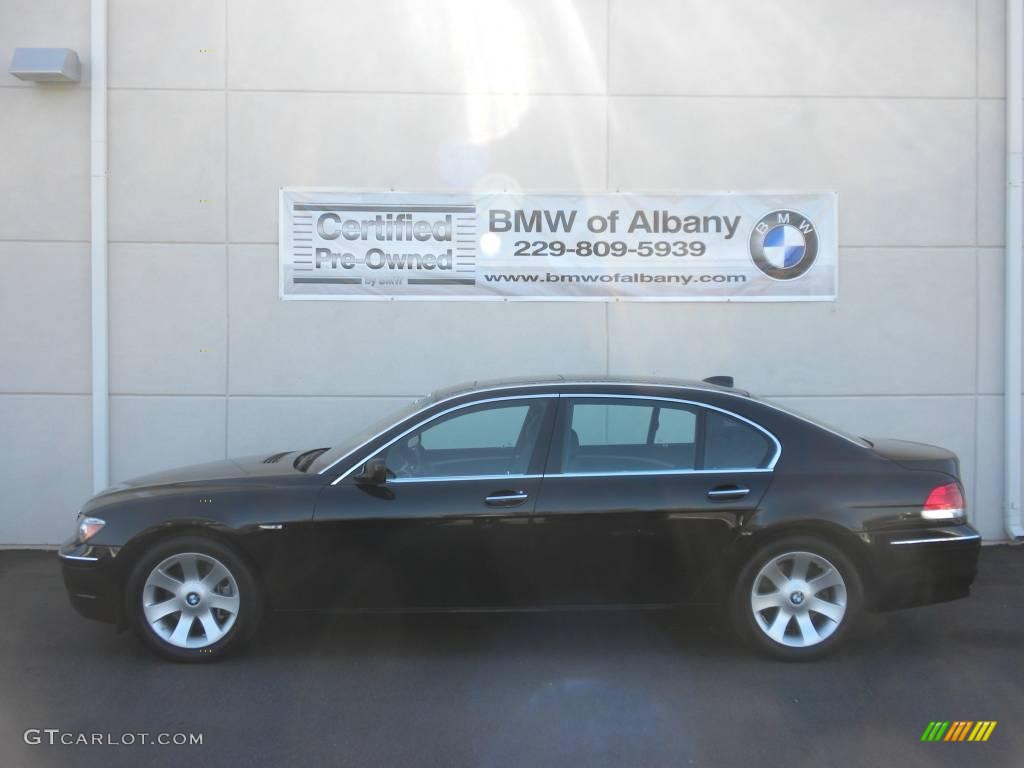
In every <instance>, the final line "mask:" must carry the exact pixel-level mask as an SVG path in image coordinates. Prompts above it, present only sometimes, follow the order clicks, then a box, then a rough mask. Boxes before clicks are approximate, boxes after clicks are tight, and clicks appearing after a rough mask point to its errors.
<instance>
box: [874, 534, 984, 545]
mask: <svg viewBox="0 0 1024 768" xmlns="http://www.w3.org/2000/svg"><path fill="white" fill-rule="evenodd" d="M980 538H981V535H980V534H977V533H965V534H963V535H962V536H946V537H944V538H940V539H936V538H931V539H901V540H900V541H890V542H889V543H890V544H892V545H893V546H895V545H897V544H944V543H949V542H951V541H977V540H978V539H980Z"/></svg>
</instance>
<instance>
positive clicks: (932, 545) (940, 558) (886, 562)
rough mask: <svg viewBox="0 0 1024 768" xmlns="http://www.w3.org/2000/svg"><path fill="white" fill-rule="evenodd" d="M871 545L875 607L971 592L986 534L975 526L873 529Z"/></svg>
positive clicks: (925, 601) (887, 607) (903, 605)
mask: <svg viewBox="0 0 1024 768" xmlns="http://www.w3.org/2000/svg"><path fill="white" fill-rule="evenodd" d="M870 544H871V557H872V560H873V562H872V580H873V582H874V589H873V590H872V591H873V599H872V600H871V601H870V603H869V605H870V607H871V608H873V609H875V610H880V611H886V610H893V609H896V608H909V607H911V606H916V605H928V604H930V603H942V602H946V601H948V600H957V599H959V598H962V597H967V595H968V594H970V591H971V584H972V583H973V582H974V577H975V576H976V575H977V573H978V554H979V552H980V551H981V536H980V535H979V534H978V532H977V531H976V530H974V528H972V527H971V526H970V525H966V524H964V525H951V526H946V527H943V528H924V529H922V528H917V529H904V530H900V531H885V532H878V533H872V534H871V535H870Z"/></svg>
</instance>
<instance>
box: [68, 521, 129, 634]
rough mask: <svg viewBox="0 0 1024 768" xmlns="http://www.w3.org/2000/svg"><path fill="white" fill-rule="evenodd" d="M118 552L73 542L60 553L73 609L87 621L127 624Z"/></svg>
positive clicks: (114, 548) (113, 549) (112, 549)
mask: <svg viewBox="0 0 1024 768" xmlns="http://www.w3.org/2000/svg"><path fill="white" fill-rule="evenodd" d="M117 551H118V550H117V548H116V547H104V546H95V545H90V544H82V543H80V542H79V541H78V540H77V539H71V540H69V541H67V542H65V543H64V544H63V545H62V546H61V548H60V550H58V552H57V555H58V557H59V558H60V564H61V573H62V575H63V577H64V586H65V588H66V589H67V590H68V597H69V598H70V600H71V605H72V606H73V607H74V609H75V610H76V611H78V613H80V614H81V615H82V616H84V617H85V618H87V619H94V620H95V621H104V622H107V623H110V624H117V625H121V624H123V621H122V610H121V602H122V601H121V588H120V578H119V569H118V564H117V562H116V557H117Z"/></svg>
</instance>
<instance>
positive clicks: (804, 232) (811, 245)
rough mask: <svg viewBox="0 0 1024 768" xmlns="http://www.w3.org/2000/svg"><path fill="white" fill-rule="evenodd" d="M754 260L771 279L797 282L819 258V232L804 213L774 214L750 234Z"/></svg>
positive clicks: (782, 212) (765, 216) (751, 254)
mask: <svg viewBox="0 0 1024 768" xmlns="http://www.w3.org/2000/svg"><path fill="white" fill-rule="evenodd" d="M750 257H751V258H752V259H753V260H754V264H756V265H757V268H758V269H760V270H761V271H762V272H764V273H765V274H766V275H768V277H770V278H773V279H775V280H793V279H795V278H797V277H800V276H801V275H803V274H804V273H805V272H806V271H807V270H808V269H810V268H811V265H812V264H814V260H815V259H816V258H817V257H818V232H817V230H816V229H815V228H814V225H813V224H812V223H811V221H810V219H808V218H807V217H806V216H804V215H803V214H802V213H797V212H796V211H788V210H781V211H772V212H771V213H769V214H766V215H764V216H762V217H761V219H760V220H759V221H758V222H757V224H755V225H754V229H753V230H752V231H751V232H750Z"/></svg>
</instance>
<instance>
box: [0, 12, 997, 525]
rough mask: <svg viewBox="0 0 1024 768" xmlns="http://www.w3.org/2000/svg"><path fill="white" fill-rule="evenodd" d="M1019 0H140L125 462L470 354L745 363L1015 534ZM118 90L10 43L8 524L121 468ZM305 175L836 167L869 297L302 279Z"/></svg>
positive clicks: (397, 381)
mask: <svg viewBox="0 0 1024 768" xmlns="http://www.w3.org/2000/svg"><path fill="white" fill-rule="evenodd" d="M1002 9H1003V2H1002V0H976V1H975V0H900V2H897V3H893V2H889V1H888V0H833V1H832V2H829V3H806V2H801V1H800V0H764V1H763V2H760V3H751V2H749V1H747V0H577V1H576V2H549V1H548V0H489V2H478V1H476V0H463V1H461V2H460V1H457V0H443V1H439V2H424V1H422V0H405V1H402V0H350V1H348V2H337V1H336V0H304V2H302V3H282V2H280V1H279V0H179V2H175V3H166V2H162V1H159V2H158V0H110V81H111V86H112V87H111V93H110V200H111V211H110V235H111V239H112V244H111V249H110V292H111V294H110V295H111V311H110V319H111V332H110V351H111V388H112V393H113V397H112V407H111V420H112V424H111V440H112V451H111V454H112V455H111V462H112V463H111V467H112V475H113V477H112V480H114V481H116V480H120V479H124V478H126V477H130V476H132V475H137V474H140V473H143V472H148V471H151V470H156V469H160V468H161V467H167V466H172V465H175V464H182V463H188V462H194V461H204V460H208V459H215V458H219V457H222V456H224V455H226V454H244V453H254V452H260V451H267V452H270V451H272V450H284V449H286V448H292V447H302V446H313V445H323V444H328V443H330V442H331V441H332V439H334V437H335V436H337V435H342V434H344V433H346V432H348V431H350V430H353V429H356V428H358V427H360V426H361V425H363V424H364V423H366V422H367V421H368V420H370V419H373V418H376V417H377V416H378V415H381V414H382V413H383V412H385V411H387V410H388V409H391V408H394V407H396V406H398V405H401V404H404V403H406V402H407V401H408V400H409V399H410V398H412V397H415V396H418V395H420V394H422V393H424V392H426V391H428V390H430V389H432V388H435V387H438V386H443V385H447V384H451V383H453V382H457V381H462V380H467V379H474V378H489V377H495V376H505V375H523V374H531V373H538V372H566V373H581V372H610V373H617V374H618V373H622V374H628V373H640V374H652V373H653V374H661V375H669V376H684V377H698V378H699V377H703V376H705V375H709V374H714V373H732V374H735V375H736V377H737V379H738V382H739V384H740V385H741V386H744V387H749V388H751V389H753V390H754V391H757V392H759V393H762V394H764V395H767V396H774V397H777V398H779V399H780V400H781V401H783V402H786V403H790V404H793V405H795V406H797V407H799V408H801V409H803V410H805V411H808V412H811V413H814V414H818V415H820V416H822V417H824V418H826V419H830V420H832V421H834V422H835V423H836V424H838V425H840V426H843V427H845V428H847V429H849V430H852V431H855V432H858V433H861V434H877V435H888V436H895V437H903V438H909V439H917V440H923V441H931V442H937V443H940V444H943V445H946V446H949V447H950V448H952V449H954V450H956V451H957V453H959V455H960V457H961V459H962V461H963V467H964V472H965V479H966V483H967V489H968V493H969V496H970V499H969V501H970V507H971V512H970V514H971V517H972V519H973V520H974V521H975V522H976V523H977V524H978V525H979V527H980V528H981V530H982V532H983V533H984V534H985V536H986V537H987V538H989V539H993V540H994V539H999V538H1001V537H1002V535H1003V534H1002V527H1001V512H1000V508H1001V477H1002V448H1001V441H1002V437H1001V415H1000V413H1001V409H1002V393H1001V386H1002V374H1001V371H1002V360H1001V344H1002V342H1001V335H1002V334H1001V323H1002V317H1001V316H1002V290H1003V289H1002V252H1001V247H1002V243H1003V230H1002V226H1003V224H1002V218H1003V216H1002V205H1003V203H1002V200H1003V191H1002V185H1003V170H1002V158H1003V143H1004V138H1003V112H1004V109H1003V106H1004V104H1003V100H1002V95H1003V69H1004V67H1003V23H1004V19H1003V11H1002ZM19 45H51V46H69V47H73V48H76V49H77V50H78V51H79V52H80V54H81V55H82V58H83V61H84V62H85V64H86V73H88V62H89V41H88V1H87V0H61V2H57V1H56V0H45V1H44V0H3V2H2V3H0V61H3V62H7V61H8V60H9V58H10V54H11V51H12V49H13V48H14V47H15V46H19ZM88 102H89V99H88V85H87V84H86V83H83V84H82V85H80V86H72V87H40V86H32V85H28V84H24V83H21V82H20V81H18V80H16V79H14V78H13V77H11V76H9V75H6V74H0V264H2V265H3V267H4V275H5V277H4V279H3V280H2V281H0V361H2V362H0V371H2V373H0V436H2V441H0V488H3V493H2V494H0V544H39V543H55V542H58V541H59V540H61V539H62V538H64V537H65V536H66V535H67V534H68V533H69V532H70V531H71V525H72V520H73V517H74V514H75V512H76V510H77V508H78V506H79V505H80V504H81V503H82V502H83V501H84V500H85V499H86V498H87V497H88V496H89V495H90V492H91V489H90V472H91V470H90V462H91V456H90V452H89V451H90V436H89V430H90V421H89V381H90V379H89V332H88V325H89V270H88V258H89V253H88V236H89V232H88V190H89V183H88V173H89V168H88ZM281 185H336V186H365V187H380V188H389V187H399V188H404V189H434V190H448V189H450V190H458V191H465V190H480V191H483V190H488V189H502V188H521V189H526V190H547V191H575V190H584V191H587V190H624V191H628V190H642V191H649V190H696V191H700V190H707V189H714V190H718V189H753V190H756V189H759V188H771V189H794V190H799V189H812V190H818V189H834V190H837V191H838V192H839V195H840V235H841V249H840V261H841V264H840V298H839V300H838V301H837V302H835V303H827V304H762V305H756V304H753V305H752V304H744V305H725V304H717V305H711V304H678V305H666V304H657V305H652V304H627V303H621V304H609V305H603V304H590V303H586V304H582V303H581V304H479V305H472V304H464V303H459V304H443V303H414V304H413V303H410V304H366V303H341V302H308V303H303V302H289V303H282V302H281V301H279V300H278V298H277V277H276V267H275V264H276V248H275V240H276V232H277V229H276V228H277V223H276V190H277V187H278V186H281ZM204 201H208V202H204ZM55 470H59V471H55Z"/></svg>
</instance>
